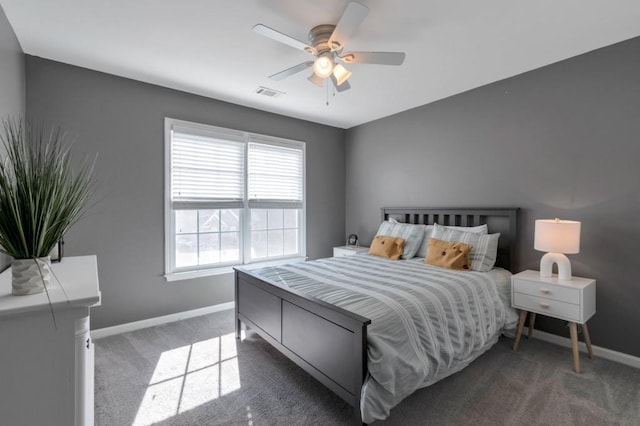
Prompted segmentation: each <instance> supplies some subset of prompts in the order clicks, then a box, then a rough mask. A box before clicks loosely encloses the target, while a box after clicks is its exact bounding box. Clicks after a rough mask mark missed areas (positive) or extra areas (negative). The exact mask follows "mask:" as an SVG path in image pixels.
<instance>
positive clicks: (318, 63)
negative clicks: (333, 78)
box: [313, 54, 333, 78]
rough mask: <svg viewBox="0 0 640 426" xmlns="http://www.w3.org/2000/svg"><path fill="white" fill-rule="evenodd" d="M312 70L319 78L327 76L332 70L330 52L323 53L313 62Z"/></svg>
mask: <svg viewBox="0 0 640 426" xmlns="http://www.w3.org/2000/svg"><path fill="white" fill-rule="evenodd" d="M313 72H314V73H315V74H316V75H317V76H318V77H320V78H327V77H329V76H330V75H331V73H332V72H333V59H331V55H330V54H323V55H320V56H318V57H317V58H316V60H315V61H314V62H313Z"/></svg>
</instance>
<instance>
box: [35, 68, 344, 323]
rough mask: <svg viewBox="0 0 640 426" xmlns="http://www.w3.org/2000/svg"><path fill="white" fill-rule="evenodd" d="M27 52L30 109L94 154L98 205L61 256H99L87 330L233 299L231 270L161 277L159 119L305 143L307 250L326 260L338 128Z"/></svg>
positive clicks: (332, 230) (334, 209) (333, 229)
mask: <svg viewBox="0 0 640 426" xmlns="http://www.w3.org/2000/svg"><path fill="white" fill-rule="evenodd" d="M26 58H27V60H26V70H27V72H26V79H27V115H28V116H29V117H30V118H33V119H37V120H45V121H46V123H49V124H59V125H61V126H62V127H63V128H64V129H66V130H67V131H68V132H69V133H70V134H72V135H75V136H76V137H77V143H76V145H75V148H74V153H75V154H76V155H85V154H87V155H91V156H92V155H95V153H98V162H97V166H96V177H97V180H98V182H99V189H98V192H97V196H96V205H95V206H94V207H93V208H92V209H91V210H90V211H89V213H88V214H87V216H86V217H85V218H84V219H83V220H81V221H80V222H79V223H77V224H76V225H75V226H74V227H73V228H72V229H71V230H70V232H69V234H68V235H67V236H66V238H65V241H66V245H65V255H82V254H96V255H97V256H98V268H99V278H100V289H101V290H102V307H100V308H96V309H94V310H92V318H91V319H92V328H93V329H95V328H101V327H106V326H111V325H115V324H121V323H126V322H130V321H136V320H141V319H145V318H150V317H155V316H160V315H166V314H171V313H175V312H181V311H185V310H189V309H196V308H200V307H204V306H209V305H215V304H219V303H224V302H230V301H232V300H233V287H232V275H231V274H227V275H222V276H214V277H209V278H200V279H194V280H185V281H177V282H171V283H167V282H166V281H165V280H164V278H163V277H162V274H163V268H164V257H163V256H164V243H163V241H164V236H163V234H164V222H163V217H164V212H163V190H164V180H163V179H164V159H163V154H164V152H163V150H164V118H165V117H172V118H177V119H182V120H189V121H195V122H199V123H207V124H212V125H216V126H223V127H229V128H233V129H239V130H245V131H250V132H257V133H262V134H268V135H273V136H279V137H284V138H290V139H296V140H302V141H305V142H306V143H307V254H308V255H309V257H311V258H318V257H327V256H330V255H331V248H332V247H333V246H334V245H341V244H344V235H345V233H344V214H345V201H344V200H345V176H344V169H345V167H344V154H345V148H344V131H343V130H341V129H336V128H332V127H327V126H322V125H318V124H313V123H309V122H306V121H301V120H296V119H292V118H287V117H284V116H279V115H275V114H268V113H265V112H262V111H258V110H254V109H250V108H245V107H241V106H238V105H233V104H229V103H224V102H220V101H216V100H212V99H208V98H204V97H200V96H195V95H191V94H187V93H183V92H178V91H175V90H170V89H166V88H162V87H158V86H153V85H149V84H145V83H140V82H137V81H133V80H128V79H124V78H120V77H116V76H113V75H108V74H103V73H99V72H95V71H90V70H87V69H83V68H78V67H73V66H70V65H65V64H62V63H58V62H53V61H49V60H45V59H40V58H36V57H32V56H27V57H26ZM63 261H64V260H63Z"/></svg>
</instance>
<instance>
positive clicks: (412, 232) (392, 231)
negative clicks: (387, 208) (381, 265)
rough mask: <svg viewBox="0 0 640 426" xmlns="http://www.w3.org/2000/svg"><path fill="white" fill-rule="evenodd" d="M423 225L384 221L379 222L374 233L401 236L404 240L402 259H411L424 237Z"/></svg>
mask: <svg viewBox="0 0 640 426" xmlns="http://www.w3.org/2000/svg"><path fill="white" fill-rule="evenodd" d="M424 234H425V226H424V225H414V224H411V223H392V222H388V221H384V222H382V223H381V224H380V227H379V228H378V232H377V233H376V235H388V236H390V237H402V238H404V240H405V243H404V251H403V252H402V258H403V259H411V258H412V257H413V256H415V254H416V252H417V251H418V247H420V243H421V242H422V239H423V238H424Z"/></svg>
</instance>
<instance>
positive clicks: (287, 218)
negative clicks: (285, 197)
mask: <svg viewBox="0 0 640 426" xmlns="http://www.w3.org/2000/svg"><path fill="white" fill-rule="evenodd" d="M299 211H300V210H294V209H285V210H284V227H285V228H297V227H298V212H299Z"/></svg>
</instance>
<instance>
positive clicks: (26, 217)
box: [0, 120, 94, 295]
mask: <svg viewBox="0 0 640 426" xmlns="http://www.w3.org/2000/svg"><path fill="white" fill-rule="evenodd" d="M2 124H3V132H2V134H0V139H1V140H2V145H3V148H4V152H1V157H2V161H1V162H0V250H1V251H3V252H4V253H6V254H8V255H9V256H11V257H13V260H12V262H11V269H12V281H11V284H12V285H11V287H12V294H14V295H27V294H36V293H41V292H43V291H47V295H48V286H49V283H50V278H51V271H50V259H49V253H50V252H51V251H52V250H53V248H54V247H55V246H56V245H57V244H58V241H60V239H61V238H62V236H63V235H64V234H65V233H66V232H67V230H68V229H69V227H71V226H72V225H73V224H74V223H75V222H76V221H77V220H78V219H79V218H80V217H81V215H82V213H83V212H84V210H85V208H86V206H87V201H88V200H89V199H90V197H91V195H92V194H93V186H94V181H93V164H89V163H87V162H86V161H83V162H81V163H79V164H78V165H77V167H75V168H74V167H73V164H72V159H71V156H70V144H69V143H67V140H66V138H65V135H64V134H63V133H62V132H61V130H60V129H59V128H57V129H55V130H53V131H51V133H47V134H45V131H44V129H43V127H42V126H39V127H32V126H29V125H28V124H23V122H22V120H4V121H3V123H2Z"/></svg>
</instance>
